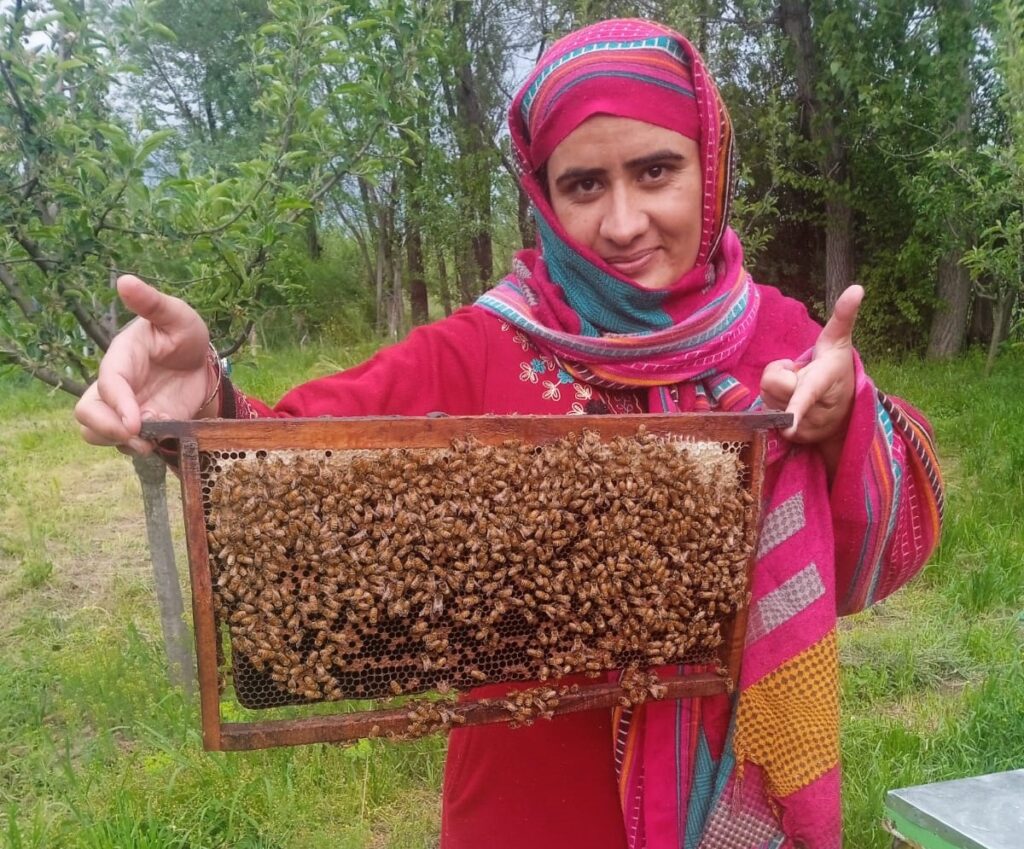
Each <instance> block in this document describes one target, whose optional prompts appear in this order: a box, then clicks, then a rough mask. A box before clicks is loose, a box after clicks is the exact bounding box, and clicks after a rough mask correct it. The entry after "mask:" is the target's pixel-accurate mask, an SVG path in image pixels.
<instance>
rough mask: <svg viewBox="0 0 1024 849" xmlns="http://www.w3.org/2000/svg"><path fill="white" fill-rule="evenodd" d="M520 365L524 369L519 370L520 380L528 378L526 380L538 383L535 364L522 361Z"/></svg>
mask: <svg viewBox="0 0 1024 849" xmlns="http://www.w3.org/2000/svg"><path fill="white" fill-rule="evenodd" d="M519 367H520V368H521V369H522V371H521V372H519V379H520V380H526V381H529V382H530V383H536V382H537V372H535V371H534V370H533V365H532V364H530V363H520V364H519ZM546 382H547V381H545V383H546Z"/></svg>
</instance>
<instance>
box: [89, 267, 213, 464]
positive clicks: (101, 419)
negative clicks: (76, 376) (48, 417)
mask: <svg viewBox="0 0 1024 849" xmlns="http://www.w3.org/2000/svg"><path fill="white" fill-rule="evenodd" d="M117 293H118V295H119V296H120V298H121V301H122V302H123V303H124V305H125V306H126V307H127V308H128V309H129V310H131V311H132V312H133V313H135V314H136V315H137V316H138V318H136V319H135V320H134V321H132V322H131V323H130V324H128V325H127V326H125V328H124V329H123V330H122V331H121V332H120V333H118V335H117V336H115V337H114V339H113V341H112V342H111V343H110V348H109V349H108V350H107V352H106V354H104V356H103V359H102V360H101V361H100V367H99V376H98V378H97V380H96V382H95V383H93V384H92V385H91V386H90V387H89V388H88V389H87V390H86V391H85V393H84V394H83V395H82V397H81V398H80V399H79V401H78V404H76V405H75V418H76V419H77V420H78V423H79V425H80V427H81V430H82V438H83V439H84V440H85V441H86V442H89V443H91V444H93V445H116V446H118V447H119V448H122V449H126V450H128V451H130V452H134V453H136V454H148V453H149V452H150V451H152V450H153V446H152V444H151V443H149V442H147V441H146V440H144V439H140V438H139V431H140V429H141V427H142V422H143V420H157V421H160V420H169V419H179V420H185V419H192V418H196V417H197V416H199V415H200V414H201V413H205V414H207V415H209V414H210V412H209V411H206V410H201V409H200V407H201V406H202V405H203V403H204V401H206V400H207V399H208V398H209V397H210V396H211V395H212V393H213V390H214V389H215V388H216V387H215V386H213V382H214V381H215V379H216V378H217V374H216V371H215V370H214V369H212V368H210V365H209V356H210V334H209V331H208V330H207V329H206V325H205V324H204V323H203V320H202V318H200V316H199V313H197V312H196V311H195V310H194V309H192V307H190V306H189V305H188V304H186V303H185V302H184V301H182V300H181V299H179V298H172V297H171V296H169V295H164V294H163V293H161V292H158V291H157V290H156V289H154V288H153V287H152V286H148V285H146V284H145V283H143V282H142V281H141V280H140V279H139V278H138V277H133V276H131V275H126V276H124V277H120V278H118V281H117ZM211 406H212V405H211Z"/></svg>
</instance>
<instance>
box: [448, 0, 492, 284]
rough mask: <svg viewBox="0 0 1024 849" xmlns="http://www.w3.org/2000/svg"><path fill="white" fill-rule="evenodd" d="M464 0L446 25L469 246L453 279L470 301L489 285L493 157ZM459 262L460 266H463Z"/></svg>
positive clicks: (469, 9)
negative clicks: (454, 46) (453, 55)
mask: <svg viewBox="0 0 1024 849" xmlns="http://www.w3.org/2000/svg"><path fill="white" fill-rule="evenodd" d="M472 13H473V10H472V4H471V3H470V2H469V0H455V2H454V3H453V4H452V24H453V29H454V31H455V32H456V34H457V36H458V39H459V50H460V53H461V55H460V59H459V62H458V66H457V68H456V69H455V70H456V83H457V84H456V86H455V103H454V110H455V115H454V117H455V118H456V122H457V126H456V130H455V138H456V140H457V142H458V146H459V156H460V158H461V159H462V163H461V167H460V168H459V178H460V179H459V182H460V183H461V185H460V187H459V195H460V202H461V206H462V215H463V221H464V222H465V226H466V227H467V231H468V239H469V245H468V246H467V249H466V250H461V251H459V255H458V257H457V261H458V263H459V280H460V288H461V289H462V299H463V303H472V302H473V301H474V300H476V297H477V295H479V294H480V292H482V291H483V290H484V288H486V287H487V286H489V285H490V283H491V282H492V278H493V275H494V255H493V248H492V244H491V217H492V208H491V176H492V174H491V172H492V170H493V167H494V162H493V160H494V155H493V153H494V152H493V149H492V145H491V143H490V137H491V134H490V130H489V128H488V127H487V118H486V115H485V114H484V107H483V104H482V103H481V100H480V93H479V92H478V90H477V88H478V83H477V78H476V74H475V73H474V71H473V51H472V50H471V48H470V43H469V31H468V23H469V19H470V16H471V15H472ZM463 265H466V267H465V268H463Z"/></svg>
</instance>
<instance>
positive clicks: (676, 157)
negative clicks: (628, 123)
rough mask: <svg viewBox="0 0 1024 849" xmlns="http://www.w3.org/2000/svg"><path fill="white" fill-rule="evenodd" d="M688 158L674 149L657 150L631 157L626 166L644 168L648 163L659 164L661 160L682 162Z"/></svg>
mask: <svg viewBox="0 0 1024 849" xmlns="http://www.w3.org/2000/svg"><path fill="white" fill-rule="evenodd" d="M685 159H686V157H685V156H683V155H682V154H681V153H678V152H677V151H674V150H669V149H668V148H666V149H665V150H656V151H654V152H653V153H645V154H644V155H643V156H638V157H636V159H630V160H628V161H627V162H626V167H627V168H630V169H635V168H643V167H645V166H647V165H657V164H658V163H660V162H682V161H684V160H685Z"/></svg>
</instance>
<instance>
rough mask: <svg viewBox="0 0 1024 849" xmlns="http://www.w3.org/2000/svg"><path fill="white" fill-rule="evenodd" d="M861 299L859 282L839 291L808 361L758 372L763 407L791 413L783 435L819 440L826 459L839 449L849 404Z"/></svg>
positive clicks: (781, 362) (783, 362)
mask: <svg viewBox="0 0 1024 849" xmlns="http://www.w3.org/2000/svg"><path fill="white" fill-rule="evenodd" d="M863 298H864V289H863V288H862V287H861V286H850V287H849V288H848V289H846V290H845V291H844V292H843V293H842V294H841V295H840V296H839V299H838V300H837V301H836V305H835V307H834V309H833V311H832V317H831V318H830V319H829V320H828V323H827V324H826V325H825V327H824V329H823V330H822V331H821V334H820V335H819V336H818V341H817V342H815V343H814V348H813V349H812V352H811V359H810V361H809V362H805V363H798V362H794V361H793V360H775V361H774V362H771V363H769V364H768V365H767V366H765V370H764V373H763V374H762V375H761V398H762V400H763V401H764V403H765V406H766V407H768V408H769V409H772V410H785V411H786V412H787V413H792V414H793V425H792V427H790V428H788V429H787V430H785V431H783V432H782V435H783V436H785V437H786V438H787V439H790V440H792V441H793V442H801V443H808V444H817V445H819V446H820V447H821V448H822V450H823V451H825V452H826V459H827V460H829V459H832V457H833V456H838V450H837V449H841V448H842V442H843V440H844V439H845V437H846V428H847V425H848V424H849V416H850V410H851V409H852V407H853V396H854V388H855V387H854V383H855V372H854V361H853V326H854V324H855V323H856V321H857V312H858V310H859V309H860V304H861V301H862V300H863ZM830 455H831V456H830Z"/></svg>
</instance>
